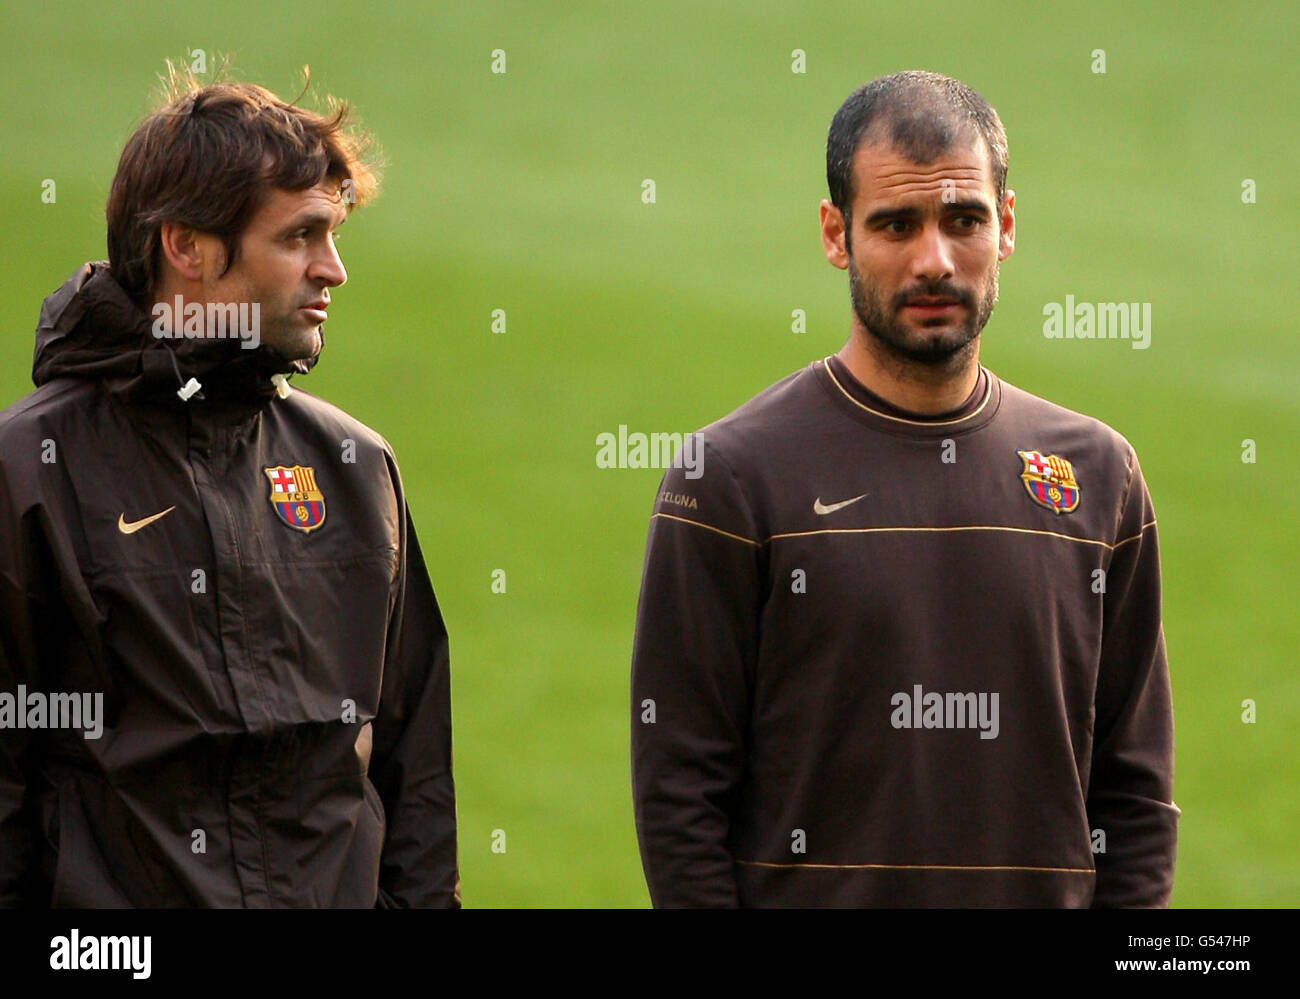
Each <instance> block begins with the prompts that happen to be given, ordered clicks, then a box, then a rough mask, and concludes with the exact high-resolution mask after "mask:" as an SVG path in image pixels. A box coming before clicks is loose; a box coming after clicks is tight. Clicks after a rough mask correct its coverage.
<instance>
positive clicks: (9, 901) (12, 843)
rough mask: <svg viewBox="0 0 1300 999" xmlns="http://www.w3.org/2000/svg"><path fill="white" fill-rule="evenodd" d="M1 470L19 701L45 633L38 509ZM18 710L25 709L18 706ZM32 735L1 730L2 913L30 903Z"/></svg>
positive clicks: (31, 684) (7, 611) (3, 650)
mask: <svg viewBox="0 0 1300 999" xmlns="http://www.w3.org/2000/svg"><path fill="white" fill-rule="evenodd" d="M12 485H13V483H11V482H9V481H8V480H7V478H6V470H5V469H4V467H3V466H0V694H4V695H7V696H8V697H12V698H14V699H15V701H16V700H17V698H18V690H19V687H20V686H24V687H27V688H28V689H33V690H34V689H38V688H39V686H40V683H41V671H40V658H41V651H40V649H39V643H40V637H41V634H42V633H43V630H44V629H43V627H42V624H41V622H40V620H39V619H38V618H39V615H40V614H41V606H42V603H43V601H42V599H41V596H40V592H41V582H40V577H41V572H40V568H39V567H40V565H41V564H42V563H43V559H42V558H41V557H40V555H39V553H38V551H37V548H36V546H37V544H38V541H37V534H36V528H35V521H36V519H37V512H38V511H37V509H36V508H32V509H28V510H20V509H18V508H17V507H18V504H17V502H16V501H15V498H14V496H13V492H12V490H11V488H10V487H11V486H12ZM14 707H15V710H21V707H20V706H19V705H17V704H15V706H14ZM32 742H33V737H32V732H31V730H29V729H25V728H19V727H16V726H15V725H13V724H12V721H10V723H7V724H4V725H3V726H0V908H14V907H17V906H22V905H26V904H29V903H31V902H32V901H33V900H32V899H31V898H29V897H27V896H28V895H29V894H30V891H29V879H31V878H32V877H33V876H34V874H35V871H34V864H35V862H36V858H35V855H34V846H35V838H34V837H35V834H36V833H35V830H36V827H35V824H34V822H33V821H32V820H31V818H30V816H29V814H28V811H27V808H28V802H27V797H28V796H27V785H28V770H29V769H30V760H29V753H30V751H31V746H32Z"/></svg>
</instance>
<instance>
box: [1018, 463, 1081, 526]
mask: <svg viewBox="0 0 1300 999" xmlns="http://www.w3.org/2000/svg"><path fill="white" fill-rule="evenodd" d="M1016 454H1018V455H1020V457H1021V458H1023V459H1024V462H1025V470H1024V471H1023V472H1021V473H1020V477H1021V478H1022V479H1023V480H1024V482H1025V488H1026V489H1028V490H1029V495H1030V496H1032V497H1033V500H1034V502H1035V503H1037V504H1039V505H1040V506H1045V507H1047V509H1049V510H1051V511H1052V512H1053V513H1069V512H1070V511H1072V510H1073V509H1074V508H1075V507H1077V506H1078V505H1079V483H1078V482H1076V481H1075V478H1074V466H1073V465H1071V464H1070V463H1069V462H1068V461H1066V460H1065V459H1064V458H1062V457H1060V456H1059V455H1055V454H1048V455H1043V454H1039V453H1038V452H1037V451H1017V452H1016Z"/></svg>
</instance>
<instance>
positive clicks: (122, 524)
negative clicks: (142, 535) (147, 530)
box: [117, 506, 176, 534]
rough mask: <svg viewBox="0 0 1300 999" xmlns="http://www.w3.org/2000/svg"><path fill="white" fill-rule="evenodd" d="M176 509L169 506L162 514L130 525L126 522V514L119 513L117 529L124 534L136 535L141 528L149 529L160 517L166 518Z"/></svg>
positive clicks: (156, 514)
mask: <svg viewBox="0 0 1300 999" xmlns="http://www.w3.org/2000/svg"><path fill="white" fill-rule="evenodd" d="M175 509H176V507H174V506H169V507H168V508H167V509H166V510H164V511H163V512H162V513H155V514H154V515H153V516H152V517H145V518H144V519H143V520H136V521H133V522H132V523H130V524H128V523H127V522H126V514H125V513H119V514H118V515H117V529H118V530H119V531H121V532H122V533H123V534H134V533H135V532H136V531H138V530H140V528H142V527H148V526H149V525H150V524H152V523H153V522H154V521H155V520H157V519H158V518H159V517H166V516H167V514H169V513H171V512H172V511H173V510H175Z"/></svg>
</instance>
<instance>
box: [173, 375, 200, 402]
mask: <svg viewBox="0 0 1300 999" xmlns="http://www.w3.org/2000/svg"><path fill="white" fill-rule="evenodd" d="M202 387H203V386H202V385H200V384H199V380H198V379H197V378H191V379H190V380H189V381H187V382H186V383H185V384H184V385H183V386H182V387H181V388H179V389H177V390H176V394H177V395H178V396H180V397H181V400H182V401H183V402H189V401H190V396H192V395H193V394H194V393H195V392H197V391H198V390H199V389H201V388H202Z"/></svg>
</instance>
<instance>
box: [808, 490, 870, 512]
mask: <svg viewBox="0 0 1300 999" xmlns="http://www.w3.org/2000/svg"><path fill="white" fill-rule="evenodd" d="M866 497H867V493H863V494H862V495H861V496H854V497H853V499H846V500H843V501H842V502H839V503H832V504H831V505H830V506H826V505H824V504H823V503H822V498H821V497H820V496H818V497H817V499H816V500H814V501H813V513H815V514H818V515H819V516H825V515H826V514H828V513H834V512H835V511H836V510H843V509H844V508H845V507H846V506H848V505H849V504H850V503H856V502H857V501H858V500H860V499H866Z"/></svg>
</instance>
